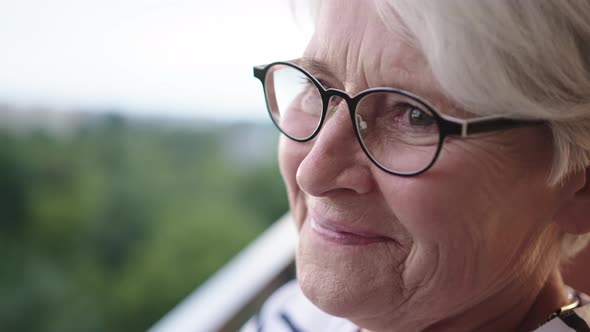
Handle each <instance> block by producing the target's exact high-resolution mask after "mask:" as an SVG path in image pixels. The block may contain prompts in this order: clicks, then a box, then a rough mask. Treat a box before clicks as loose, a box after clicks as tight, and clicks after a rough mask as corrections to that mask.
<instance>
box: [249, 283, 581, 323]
mask: <svg viewBox="0 0 590 332" xmlns="http://www.w3.org/2000/svg"><path fill="white" fill-rule="evenodd" d="M578 295H579V298H580V305H579V306H578V307H577V308H576V309H574V310H570V311H567V312H565V313H563V314H562V315H560V316H559V317H555V318H553V319H552V320H550V321H548V322H547V323H545V324H543V325H542V326H540V327H539V328H538V329H536V330H535V331H534V332H590V327H589V326H590V297H588V296H586V295H584V294H578ZM316 331H321V332H323V331H330V332H331V331H335V332H358V331H360V328H359V327H358V326H356V325H355V324H353V323H352V322H350V321H348V320H346V319H344V318H340V317H334V316H331V315H328V314H327V313H325V312H323V311H321V310H320V309H318V308H317V307H316V306H315V305H313V304H312V303H311V302H310V301H309V300H308V299H307V298H306V297H305V296H304V295H303V293H302V292H301V289H300V288H299V286H298V285H297V282H296V281H291V282H289V283H287V284H286V285H284V286H283V287H281V288H280V289H279V290H277V291H276V292H275V293H274V294H273V295H272V296H271V297H270V298H269V299H268V300H267V301H266V303H265V304H264V306H263V307H262V309H261V310H260V312H259V313H258V315H256V316H254V317H252V318H251V319H250V320H249V321H248V322H247V323H246V324H245V325H244V326H243V327H242V329H241V330H240V332H316Z"/></svg>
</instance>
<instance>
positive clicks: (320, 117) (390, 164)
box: [254, 62, 544, 176]
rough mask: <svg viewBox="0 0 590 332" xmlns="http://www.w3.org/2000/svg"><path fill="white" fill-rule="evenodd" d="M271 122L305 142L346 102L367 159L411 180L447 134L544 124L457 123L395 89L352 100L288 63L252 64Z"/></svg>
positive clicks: (366, 92) (376, 90)
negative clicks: (409, 177)
mask: <svg viewBox="0 0 590 332" xmlns="http://www.w3.org/2000/svg"><path fill="white" fill-rule="evenodd" d="M254 76H255V77H256V78H258V79H259V80H260V81H261V82H262V87H263V89H264V94H265V97H266V106H267V108H268V112H269V114H270V117H271V119H272V121H273V123H274V124H275V125H276V127H277V128H278V129H279V130H280V131H281V132H282V133H283V134H284V135H286V136H287V137H289V138H290V139H292V140H294V141H297V142H307V141H310V140H312V139H313V138H314V137H316V135H318V133H319V131H320V129H321V128H322V125H323V124H324V122H326V121H327V119H329V118H330V117H331V116H332V114H334V113H335V112H336V111H337V110H338V107H339V106H340V104H341V103H342V102H343V101H344V102H346V104H347V105H348V110H349V113H350V119H351V121H352V124H353V128H354V132H355V134H356V137H357V139H358V141H359V143H360V145H361V147H362V149H363V150H364V151H365V153H366V154H367V156H368V157H369V159H370V160H371V161H372V162H373V163H375V165H377V166H378V167H379V168H381V169H382V170H384V171H385V172H388V173H391V174H395V175H400V176H415V175H418V174H421V173H424V172H425V171H427V170H428V169H429V168H430V167H432V165H433V164H434V163H435V161H436V159H437V158H438V155H439V154H440V151H441V149H442V145H443V142H444V140H445V137H447V136H458V137H462V138H464V137H469V136H471V135H473V134H477V133H483V132H491V131H497V130H504V129H510V128H516V127H522V126H529V125H538V124H541V123H544V122H543V121H539V120H517V119H509V118H506V117H501V116H490V117H482V118H475V119H467V120H466V119H459V118H454V117H450V116H447V115H444V114H439V113H438V112H436V111H435V110H434V108H433V107H432V106H430V105H429V104H428V103H427V102H426V101H425V100H423V99H421V98H420V97H418V96H416V95H413V94H412V93H410V92H407V91H404V90H400V89H394V88H371V89H367V90H364V91H361V92H359V93H358V94H357V95H355V96H354V97H352V96H350V95H349V94H348V93H346V92H345V91H342V90H338V89H333V88H326V87H324V85H322V83H320V81H319V80H317V79H316V78H315V77H313V76H312V75H311V74H310V73H308V72H307V71H306V70H304V69H303V68H301V67H299V66H298V65H296V64H293V63H290V62H274V63H271V64H267V65H261V66H255V67H254Z"/></svg>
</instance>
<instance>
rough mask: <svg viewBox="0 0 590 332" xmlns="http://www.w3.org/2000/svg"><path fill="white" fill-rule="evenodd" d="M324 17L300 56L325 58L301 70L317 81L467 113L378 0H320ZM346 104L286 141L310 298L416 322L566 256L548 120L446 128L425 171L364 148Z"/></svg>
mask: <svg viewBox="0 0 590 332" xmlns="http://www.w3.org/2000/svg"><path fill="white" fill-rule="evenodd" d="M317 22H318V23H317V30H316V33H315V35H314V37H313V38H312V40H311V42H310V44H309V45H308V48H307V49H306V51H305V54H304V57H305V58H308V59H311V60H314V61H316V62H319V63H321V64H323V66H314V68H306V69H308V70H309V71H310V72H311V73H312V75H314V76H315V77H317V78H318V79H320V80H321V81H323V82H325V83H326V84H328V85H330V86H332V87H335V88H339V89H343V90H346V91H347V92H349V93H350V94H351V95H354V94H356V93H357V92H359V91H361V90H363V89H367V88H369V87H377V86H386V87H396V88H401V89H404V90H408V91H410V92H413V93H414V94H416V95H419V96H421V97H422V98H424V99H426V100H428V101H429V102H430V103H431V104H432V105H434V106H435V108H436V109H438V110H439V111H440V112H441V113H445V114H448V115H453V116H457V117H465V116H466V114H467V113H465V112H461V111H459V110H457V109H456V108H454V107H453V106H452V103H451V102H449V101H448V100H447V99H445V98H444V95H443V93H442V92H441V90H440V88H439V87H438V86H437V85H436V83H435V81H434V79H433V77H432V74H431V72H430V70H429V68H428V65H427V63H426V62H425V59H424V56H423V55H422V54H421V53H420V51H418V50H417V49H415V48H413V47H411V46H410V45H409V44H408V43H406V42H404V41H403V40H402V39H401V38H400V36H399V35H397V34H395V33H393V32H391V31H390V30H388V29H387V28H386V27H385V26H384V24H383V23H382V21H381V19H380V17H379V16H378V14H377V13H376V10H375V7H374V4H373V1H371V0H354V1H347V2H346V3H345V4H344V2H341V1H335V0H334V1H324V2H323V6H322V10H321V12H320V16H319V18H318V19H317ZM316 67H317V68H316ZM322 67H325V68H322ZM482 79H485V78H484V77H482ZM345 108H346V106H345V105H340V111H337V112H336V113H335V114H334V115H333V116H332V117H331V118H330V120H329V121H327V122H326V123H324V126H323V128H322V130H321V132H320V134H319V135H318V136H317V137H316V138H315V139H314V140H313V141H311V142H307V143H298V142H294V141H291V140H289V139H288V138H285V137H282V138H281V141H280V156H279V158H280V168H281V173H282V175H283V177H284V180H285V183H286V185H287V189H288V194H289V200H290V205H291V210H292V214H293V216H294V219H295V222H296V226H297V229H298V231H299V235H300V240H299V247H298V251H297V274H298V279H299V283H300V285H301V287H302V289H303V291H304V293H305V294H306V296H307V297H308V298H310V299H311V300H312V302H314V303H315V304H316V305H318V306H319V307H320V308H322V309H323V310H324V311H326V312H328V313H331V314H334V315H337V316H343V317H347V318H349V319H351V320H352V321H354V322H355V323H357V324H360V325H362V326H369V327H371V326H372V327H375V328H378V327H379V326H406V327H408V328H409V327H410V326H413V327H412V329H413V328H414V327H416V325H412V324H430V323H432V322H425V321H424V320H422V321H421V319H423V317H420V313H424V314H427V315H428V317H429V318H430V319H432V321H436V320H442V319H445V318H449V316H452V315H455V314H458V313H459V312H463V311H464V310H466V308H471V307H474V306H475V305H476V304H480V305H481V304H485V303H487V302H490V303H491V301H496V304H498V303H497V302H498V301H500V302H501V301H502V299H504V297H506V296H508V295H507V294H510V295H512V296H514V295H513V294H515V293H517V294H521V293H523V291H524V292H525V293H527V292H528V293H530V294H529V295H533V294H535V293H534V292H537V291H538V290H539V287H541V285H542V282H543V280H542V279H543V278H544V277H545V276H546V275H547V273H548V272H547V271H546V270H548V266H549V265H552V264H554V263H555V261H556V260H557V259H558V258H557V254H556V252H557V250H554V249H555V246H554V244H555V243H557V242H558V240H557V238H558V234H557V233H558V231H556V228H555V227H553V226H550V221H551V219H552V215H554V214H555V212H556V209H557V206H558V204H559V202H560V198H559V197H560V193H559V189H552V188H550V187H549V186H548V185H547V184H546V181H547V177H548V172H549V169H550V164H551V138H550V135H549V133H548V131H547V130H546V128H544V127H543V126H534V127H527V128H519V129H513V130H508V131H503V132H494V133H491V134H484V135H480V136H477V137H475V138H469V139H457V138H450V139H449V138H447V140H446V141H445V144H444V147H443V150H442V152H441V155H440V156H439V158H438V160H437V162H436V164H435V165H434V166H433V167H432V168H431V169H430V170H429V171H427V172H426V173H424V174H422V175H419V176H417V177H399V176H394V175H390V174H387V173H385V172H383V171H382V170H380V169H378V168H377V167H376V166H375V165H373V164H372V163H371V161H370V160H369V159H368V158H367V157H366V156H365V154H364V152H363V151H362V150H361V147H360V146H359V143H358V142H357V140H356V137H355V134H354V131H353V128H352V124H351V121H350V116H349V114H348V111H347V110H346V109H345ZM515 287H517V288H520V289H519V291H518V292H514V291H515V289H513V288H515ZM529 289H530V292H529ZM528 293H527V294H528ZM513 300H514V299H510V300H509V301H513ZM507 301H508V300H507ZM509 301H508V302H506V303H509ZM510 303H511V302H510ZM426 309H427V310H426ZM408 313H412V314H411V315H407V314H408ZM413 321H414V322H416V323H413ZM418 322H419V323H418Z"/></svg>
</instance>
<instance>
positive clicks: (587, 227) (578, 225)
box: [555, 166, 590, 234]
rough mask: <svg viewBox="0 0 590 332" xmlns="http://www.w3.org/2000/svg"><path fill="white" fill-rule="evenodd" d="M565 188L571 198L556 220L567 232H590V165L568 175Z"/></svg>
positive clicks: (563, 205)
mask: <svg viewBox="0 0 590 332" xmlns="http://www.w3.org/2000/svg"><path fill="white" fill-rule="evenodd" d="M563 189H564V190H565V192H563V193H564V194H566V195H570V198H569V199H567V200H565V201H564V202H563V203H562V206H561V207H560V209H559V210H558V211H557V214H556V215H555V222H556V223H557V224H558V225H559V226H560V227H561V229H563V230H564V231H565V232H566V233H570V234H584V233H588V232H590V166H589V167H587V168H586V169H585V170H580V171H578V172H574V173H572V174H571V176H568V178H567V179H566V180H565V183H564V186H563Z"/></svg>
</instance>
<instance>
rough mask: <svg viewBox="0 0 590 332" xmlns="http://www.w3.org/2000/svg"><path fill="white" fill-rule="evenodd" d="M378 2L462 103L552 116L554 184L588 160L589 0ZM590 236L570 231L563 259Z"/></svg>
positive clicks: (475, 109)
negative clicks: (574, 233)
mask: <svg viewBox="0 0 590 332" xmlns="http://www.w3.org/2000/svg"><path fill="white" fill-rule="evenodd" d="M309 1H311V2H312V3H313V2H317V1H318V0H315V1H314V0H309ZM320 2H321V1H320ZM375 2H376V4H377V8H378V11H379V13H380V15H381V17H382V19H383V22H384V23H385V24H386V25H388V26H389V28H390V29H393V30H395V31H397V32H401V33H402V35H404V36H405V37H406V38H407V40H408V42H410V43H412V44H414V46H416V47H417V48H419V49H421V50H422V51H423V53H424V55H425V57H426V59H427V61H428V63H429V65H430V67H431V70H432V72H433V75H434V77H435V78H436V79H437V81H438V82H439V84H440V86H441V87H442V89H443V90H444V92H445V93H446V94H447V95H448V96H449V97H450V98H451V99H453V100H454V101H455V102H456V103H457V104H458V105H461V106H462V107H464V108H465V109H466V110H467V111H469V112H470V113H473V114H477V115H482V116H485V115H498V114H503V115H506V116H511V117H524V118H533V119H543V120H546V121H547V123H548V126H549V127H550V129H551V132H552V136H553V150H554V153H553V154H554V157H553V165H552V169H551V173H550V175H549V178H548V183H549V184H550V185H559V184H560V182H562V181H563V180H564V179H565V178H566V177H567V176H568V174H570V173H571V172H574V171H580V170H584V169H586V168H587V167H588V166H589V165H590V20H589V19H588V18H590V1H588V0H570V1H537V0H519V1H514V0H512V1H511V0H493V1H464V0H441V1H438V0H437V1H434V0H375ZM316 13H317V7H316ZM589 241H590V234H586V235H573V234H565V235H564V236H563V240H562V261H566V260H567V259H568V258H570V257H573V256H574V255H575V254H577V253H578V252H579V251H580V250H582V249H583V248H584V247H585V246H586V245H587V243H588V242H589Z"/></svg>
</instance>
